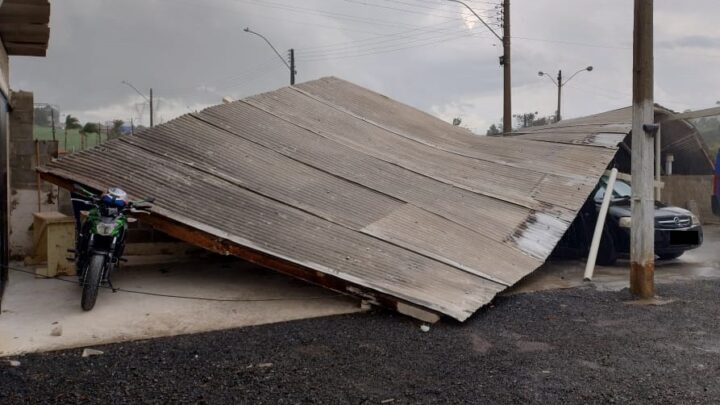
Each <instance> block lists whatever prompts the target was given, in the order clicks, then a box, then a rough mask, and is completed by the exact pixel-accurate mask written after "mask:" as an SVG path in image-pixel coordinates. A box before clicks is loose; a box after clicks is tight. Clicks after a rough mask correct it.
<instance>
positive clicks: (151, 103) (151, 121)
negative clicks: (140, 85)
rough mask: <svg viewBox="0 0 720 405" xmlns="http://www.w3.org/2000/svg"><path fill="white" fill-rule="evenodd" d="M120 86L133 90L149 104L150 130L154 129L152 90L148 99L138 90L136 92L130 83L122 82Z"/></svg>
mask: <svg viewBox="0 0 720 405" xmlns="http://www.w3.org/2000/svg"><path fill="white" fill-rule="evenodd" d="M122 84H124V85H126V86H128V87H130V88H131V89H133V90H135V92H136V93H137V94H139V95H140V96H141V97H142V98H144V99H145V101H147V102H148V103H149V104H150V128H152V127H154V126H155V114H154V110H153V89H152V87H151V88H150V98H147V97H146V96H145V95H144V94H142V92H140V90H138V89H137V88H136V87H135V86H133V85H132V83H130V82H128V81H125V80H123V81H122Z"/></svg>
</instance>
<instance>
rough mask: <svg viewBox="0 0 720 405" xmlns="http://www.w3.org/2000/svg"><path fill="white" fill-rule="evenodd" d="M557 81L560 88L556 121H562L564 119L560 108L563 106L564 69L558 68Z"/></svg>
mask: <svg viewBox="0 0 720 405" xmlns="http://www.w3.org/2000/svg"><path fill="white" fill-rule="evenodd" d="M557 82H558V86H557V88H558V106H557V111H556V112H555V122H560V120H561V119H562V116H561V115H560V108H561V107H562V85H563V82H562V69H560V70H558V78H557Z"/></svg>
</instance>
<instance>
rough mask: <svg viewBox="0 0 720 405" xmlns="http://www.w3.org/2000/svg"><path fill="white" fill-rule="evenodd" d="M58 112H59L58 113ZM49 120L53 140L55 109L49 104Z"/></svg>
mask: <svg viewBox="0 0 720 405" xmlns="http://www.w3.org/2000/svg"><path fill="white" fill-rule="evenodd" d="M58 114H59V113H58ZM50 122H51V123H52V124H51V125H52V136H53V141H54V140H55V109H54V108H53V107H52V106H50Z"/></svg>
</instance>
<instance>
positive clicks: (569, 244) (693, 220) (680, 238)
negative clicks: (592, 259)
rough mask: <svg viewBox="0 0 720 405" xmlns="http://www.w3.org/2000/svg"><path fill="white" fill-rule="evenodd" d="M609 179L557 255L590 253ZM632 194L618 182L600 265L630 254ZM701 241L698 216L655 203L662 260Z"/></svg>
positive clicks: (582, 212) (601, 184)
mask: <svg viewBox="0 0 720 405" xmlns="http://www.w3.org/2000/svg"><path fill="white" fill-rule="evenodd" d="M607 180H608V179H607V177H603V178H601V179H600V182H599V183H598V186H597V187H596V189H595V190H594V191H593V193H592V194H591V196H590V198H589V199H588V200H587V201H586V202H585V205H583V207H582V208H581V210H580V213H579V214H578V216H577V218H575V221H574V222H573V223H572V225H570V228H569V229H568V231H567V232H566V233H565V236H563V238H562V240H560V243H559V244H558V246H557V247H556V248H555V251H554V252H553V255H554V256H556V257H558V256H560V257H568V256H570V257H584V256H587V254H588V251H589V250H590V242H591V241H592V234H593V231H594V229H595V223H596V222H597V218H598V212H599V210H600V204H601V203H602V199H603V197H604V196H605V187H606V185H607ZM631 194H632V193H631V188H630V184H629V183H627V182H625V181H622V180H620V179H618V180H617V181H616V182H615V187H614V190H613V196H612V200H611V203H610V209H609V211H608V215H607V219H606V221H605V227H604V229H603V236H602V240H601V242H600V249H599V250H598V258H597V263H598V264H600V265H604V266H607V265H612V264H614V263H615V262H616V261H617V259H618V258H619V257H620V256H627V255H629V254H630V224H631V218H630V215H631V209H630V198H631V197H630V196H631ZM702 242H703V231H702V226H701V225H700V221H699V220H698V218H697V217H696V216H695V215H693V214H692V213H691V212H690V211H688V210H686V209H683V208H678V207H672V206H668V205H665V204H663V203H661V202H658V201H656V202H655V254H656V255H657V256H658V257H659V258H660V259H663V260H670V259H675V258H678V257H680V256H681V255H682V254H683V253H685V251H687V250H690V249H695V248H697V247H698V246H700V245H701V244H702Z"/></svg>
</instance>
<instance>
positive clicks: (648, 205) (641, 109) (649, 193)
mask: <svg viewBox="0 0 720 405" xmlns="http://www.w3.org/2000/svg"><path fill="white" fill-rule="evenodd" d="M634 26H635V27H634V30H633V36H634V38H633V127H632V158H631V165H632V166H631V167H632V194H633V195H632V216H631V218H632V225H631V231H630V292H631V293H632V294H633V295H635V296H637V297H639V298H642V299H648V298H652V297H653V295H654V293H655V286H654V283H655V280H654V274H655V199H654V196H653V185H654V184H653V180H654V178H653V169H654V167H653V165H654V156H653V155H654V150H653V149H654V140H653V137H654V136H655V135H656V134H657V132H658V128H659V127H658V126H657V125H655V124H654V121H655V117H654V115H655V114H654V105H653V83H654V79H653V69H654V66H653V0H635V23H634Z"/></svg>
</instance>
